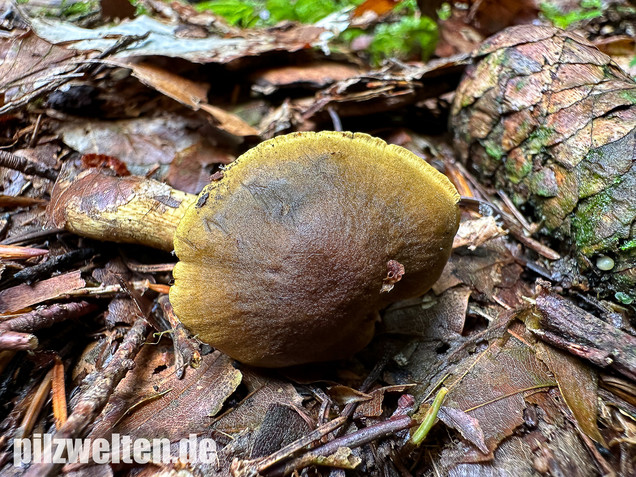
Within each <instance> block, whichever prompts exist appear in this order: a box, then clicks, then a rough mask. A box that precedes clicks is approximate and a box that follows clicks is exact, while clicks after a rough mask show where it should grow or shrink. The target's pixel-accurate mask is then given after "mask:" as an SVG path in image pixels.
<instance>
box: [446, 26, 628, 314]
mask: <svg viewBox="0 0 636 477" xmlns="http://www.w3.org/2000/svg"><path fill="white" fill-rule="evenodd" d="M474 59H475V63H474V64H473V65H472V66H470V67H469V68H468V69H467V71H466V73H465V78H464V80H463V81H462V83H461V84H460V86H459V87H458V89H457V94H456V96H455V100H454V104H453V109H452V115H451V127H452V129H453V133H454V135H455V139H456V146H457V148H458V150H459V153H460V156H461V158H462V159H463V160H464V161H465V162H466V163H467V164H468V165H469V166H470V167H471V168H472V169H473V170H475V171H476V172H477V173H478V174H479V176H480V177H481V178H483V179H484V180H485V181H486V182H487V183H490V184H493V185H495V186H496V187H497V188H501V189H503V190H505V191H507V192H508V194H509V195H510V196H511V197H512V199H513V201H514V203H515V204H516V205H518V206H520V205H524V206H529V207H530V209H531V210H532V209H533V210H534V212H535V213H534V216H535V219H536V220H537V221H538V222H541V225H542V226H543V231H544V232H545V233H546V234H548V235H550V236H552V237H554V236H556V237H557V238H558V239H561V241H562V243H563V247H562V249H563V251H564V252H572V253H573V255H574V256H575V258H576V259H577V260H578V266H579V268H580V270H581V271H582V272H584V273H585V274H586V276H587V278H588V279H589V280H590V282H591V284H592V286H593V287H594V289H595V290H596V291H598V292H600V293H602V294H605V295H615V298H616V299H618V300H619V301H622V302H624V303H630V302H632V301H634V300H636V295H635V294H634V293H635V292H634V290H636V245H635V242H634V240H635V239H636V237H634V230H636V229H634V227H633V224H634V220H636V201H634V190H635V189H636V134H635V132H636V101H635V98H636V83H635V82H634V80H633V79H632V78H631V77H630V76H629V75H627V74H626V73H625V72H623V71H622V70H621V69H620V68H619V67H618V65H617V64H616V63H614V62H613V61H612V59H611V58H610V57H609V56H608V55H606V54H604V53H601V52H600V51H599V50H598V49H597V48H596V47H594V45H592V44H591V43H590V42H588V41H587V40H586V39H584V38H583V37H582V36H580V35H578V34H576V33H573V32H566V31H562V30H558V29H555V28H551V27H546V26H532V25H520V26H517V27H513V28H509V29H507V30H504V31H502V32H500V33H498V34H497V35H495V36H493V37H492V38H490V39H488V40H486V41H485V42H484V43H483V44H482V45H481V46H480V48H479V49H478V50H477V51H476V52H475V54H474ZM603 256H609V257H611V258H612V259H613V260H614V263H613V264H612V266H609V267H599V266H597V259H598V258H599V257H603Z"/></svg>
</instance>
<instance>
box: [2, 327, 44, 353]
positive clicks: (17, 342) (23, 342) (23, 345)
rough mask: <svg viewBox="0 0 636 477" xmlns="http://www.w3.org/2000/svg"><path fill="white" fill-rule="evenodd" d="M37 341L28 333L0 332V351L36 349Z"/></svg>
mask: <svg viewBox="0 0 636 477" xmlns="http://www.w3.org/2000/svg"><path fill="white" fill-rule="evenodd" d="M38 344H39V342H38V339H37V337H36V336H35V335H31V334H29V333H19V332H17V331H8V330H0V350H4V349H12V350H31V349H35V348H37V347H38Z"/></svg>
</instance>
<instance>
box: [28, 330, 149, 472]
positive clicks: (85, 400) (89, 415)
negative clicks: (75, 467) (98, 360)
mask: <svg viewBox="0 0 636 477" xmlns="http://www.w3.org/2000/svg"><path fill="white" fill-rule="evenodd" d="M149 330H150V325H149V324H148V322H147V321H146V319H145V318H141V317H140V318H138V319H137V321H135V324H134V325H133V326H132V328H130V330H129V331H128V333H127V334H126V336H125V337H124V340H123V341H122V343H121V345H120V346H119V348H118V349H117V351H116V352H115V354H114V356H113V357H112V359H111V360H110V361H109V363H108V364H107V365H106V367H104V368H103V369H102V370H101V371H99V372H96V373H92V374H89V375H88V376H87V377H86V378H85V379H84V381H83V383H82V388H83V393H82V395H81V396H80V397H79V399H78V402H77V405H76V406H75V408H74V409H73V412H72V413H71V415H70V416H69V418H68V420H67V421H66V422H65V423H64V424H63V425H62V427H61V428H60V429H59V430H58V431H57V432H56V433H55V434H54V436H53V438H52V441H53V442H54V441H55V440H57V439H71V438H82V437H85V436H86V434H87V433H88V431H89V429H90V426H91V425H92V424H93V423H94V422H95V418H96V417H97V416H98V415H99V413H100V412H101V411H102V409H104V407H105V406H106V404H107V403H108V399H109V398H110V396H111V395H112V394H113V392H114V391H115V388H116V387H117V385H118V384H119V382H120V381H121V380H122V379H123V378H124V376H125V375H126V373H128V371H129V370H130V369H132V368H133V367H134V365H135V362H134V361H133V360H134V358H135V356H136V355H137V352H138V351H139V349H140V348H141V347H142V345H143V344H144V342H145V341H146V336H147V335H148V332H149ZM62 466H63V464H54V463H41V464H33V465H32V466H31V467H30V468H29V470H28V471H27V472H26V473H25V474H24V475H25V477H44V476H46V477H53V476H56V475H58V471H59V470H60V469H61V467H62Z"/></svg>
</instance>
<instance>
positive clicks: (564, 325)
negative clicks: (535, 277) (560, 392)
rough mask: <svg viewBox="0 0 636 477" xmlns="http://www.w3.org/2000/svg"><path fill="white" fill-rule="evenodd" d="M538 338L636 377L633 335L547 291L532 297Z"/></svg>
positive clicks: (630, 376) (635, 378)
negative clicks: (534, 303)
mask: <svg viewBox="0 0 636 477" xmlns="http://www.w3.org/2000/svg"><path fill="white" fill-rule="evenodd" d="M536 309H537V311H538V317H537V318H538V323H537V324H538V325H539V326H540V327H541V328H540V329H535V330H534V332H535V333H536V334H537V336H539V337H540V338H541V339H543V340H545V341H547V342H548V343H550V344H553V345H555V346H557V347H559V348H562V349H565V350H566V351H569V352H571V353H573V354H576V355H578V356H581V357H584V358H587V359H589V360H591V361H592V362H594V364H596V365H597V366H601V367H607V366H609V367H612V368H614V369H616V370H617V371H619V372H620V373H621V374H623V375H624V376H626V377H628V378H629V379H632V380H636V337H634V336H632V335H630V334H628V333H625V332H624V331H621V330H620V329H618V328H616V327H614V326H612V325H610V324H608V323H606V322H604V321H603V320H601V319H599V318H597V317H595V316H594V315H592V314H591V313H588V312H586V311H585V310H583V309H581V308H579V307H578V306H576V305H574V304H573V303H572V302H571V301H569V300H566V299H565V298H562V297H560V296H559V295H556V294H554V293H551V292H548V291H545V290H544V291H542V293H541V294H540V295H539V296H538V297H537V299H536Z"/></svg>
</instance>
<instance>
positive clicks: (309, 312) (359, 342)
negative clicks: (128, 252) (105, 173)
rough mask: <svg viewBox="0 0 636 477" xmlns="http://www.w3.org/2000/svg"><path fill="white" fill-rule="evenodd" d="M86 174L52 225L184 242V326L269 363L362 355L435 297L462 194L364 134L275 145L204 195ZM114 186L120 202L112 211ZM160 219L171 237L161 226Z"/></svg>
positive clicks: (295, 138) (239, 163)
mask: <svg viewBox="0 0 636 477" xmlns="http://www.w3.org/2000/svg"><path fill="white" fill-rule="evenodd" d="M84 174H85V176H84V180H85V181H86V184H85V185H84V186H79V185H77V184H78V181H77V180H75V181H73V182H72V183H71V184H70V186H69V184H68V183H67V184H65V185H64V186H63V187H62V189H64V190H63V191H62V192H60V193H58V194H55V197H54V199H55V200H54V201H52V203H53V202H54V203H53V207H52V209H51V212H52V218H53V223H55V224H56V225H57V226H60V225H61V224H64V225H65V226H66V227H67V228H68V229H69V230H72V231H75V232H77V233H79V234H81V235H86V236H89V237H94V238H101V239H105V240H115V241H122V242H136V243H145V244H149V245H152V246H155V247H158V248H163V249H171V248H172V243H171V241H170V240H169V237H170V236H171V235H172V234H173V233H174V250H175V252H176V254H177V257H178V258H179V262H178V263H177V264H176V266H175V268H174V279H175V282H174V285H173V286H172V287H171V289H170V302H171V304H172V306H173V308H174V311H175V313H176V315H177V317H178V318H179V319H180V320H181V322H182V323H183V324H184V325H185V326H186V327H187V328H189V329H190V331H192V332H193V333H195V334H196V335H197V336H198V338H199V339H201V340H202V341H204V342H207V343H209V344H210V345H212V346H214V347H215V348H218V349H220V350H221V351H223V352H225V353H226V354H228V355H229V356H231V357H233V358H235V359H237V360H238V361H241V362H244V363H247V364H250V365H256V366H264V367H282V366H290V365H297V364H302V363H307V362H315V361H326V360H333V359H340V358H345V357H349V356H351V355H352V354H354V353H355V352H357V351H359V350H360V349H362V348H363V347H364V346H366V345H367V344H368V342H369V341H370V340H371V337H372V335H373V332H374V328H375V323H376V321H377V317H378V316H379V314H378V312H379V310H381V309H382V308H383V307H385V306H386V305H388V304H389V303H391V302H394V301H397V300H402V299H405V298H409V297H413V296H417V295H421V294H423V293H425V292H426V291H428V290H429V289H430V288H431V286H432V285H433V283H434V282H435V281H436V280H437V278H438V277H439V276H440V274H441V272H442V269H443V268H444V265H445V264H446V261H447V260H448V257H449V255H450V251H451V246H452V242H453V237H454V235H455V232H456V231H457V227H458V225H459V208H458V205H457V203H458V200H459V195H458V193H457V191H456V190H455V188H454V187H453V185H452V184H451V182H450V181H449V180H448V179H447V178H446V177H445V176H444V175H443V174H441V173H440V172H438V171H437V170H436V169H434V168H433V167H431V166H430V165H428V164H427V163H426V162H425V161H424V160H422V159H421V158H419V157H418V156H417V155H415V154H413V153H412V152H409V151H407V150H406V149H404V148H402V147H399V146H394V145H387V144H386V143H385V142H384V141H382V140H380V139H377V138H374V137H371V136H368V135H366V134H359V133H355V134H354V133H341V132H320V133H313V132H302V133H292V134H289V135H286V136H280V137H276V138H274V139H271V140H268V141H265V142H263V143H261V144H260V145H258V146H256V147H255V148H253V149H251V150H249V151H247V152H246V153H245V154H243V155H242V156H241V157H239V158H238V159H237V160H236V161H234V162H233V163H232V164H231V165H230V166H229V167H227V169H225V170H224V171H223V173H222V177H220V178H217V179H218V180H214V181H213V182H211V183H210V184H209V185H208V186H206V187H205V188H204V189H203V191H202V192H201V193H200V194H199V196H198V198H195V197H194V196H191V195H189V194H184V193H183V192H179V191H174V190H173V189H170V188H169V187H168V186H166V185H165V184H161V183H158V182H154V181H147V180H141V179H137V178H130V177H128V178H109V180H112V181H113V183H112V184H110V185H107V186H103V187H102V188H101V189H102V191H100V186H96V185H95V183H93V185H90V183H91V181H95V176H93V178H92V179H90V180H87V179H86V178H87V177H90V174H91V173H90V172H89V173H84ZM92 174H95V172H94V171H93V172H92ZM104 188H105V189H106V190H107V191H109V193H110V195H111V196H112V198H111V199H112V200H111V199H109V200H106V199H104V200H102V201H101V202H100V200H98V199H97V197H99V196H100V194H101V193H102V192H103V189H104ZM82 191H83V192H82ZM184 210H185V213H184ZM181 215H182V217H181ZM158 224H159V225H161V227H162V228H163V230H161V231H157V232H153V231H151V228H152V227H154V226H156V225H158ZM177 224H178V225H177ZM121 227H125V228H126V229H127V230H126V231H122V230H121ZM175 228H176V232H174V230H175ZM166 237H168V238H166Z"/></svg>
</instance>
